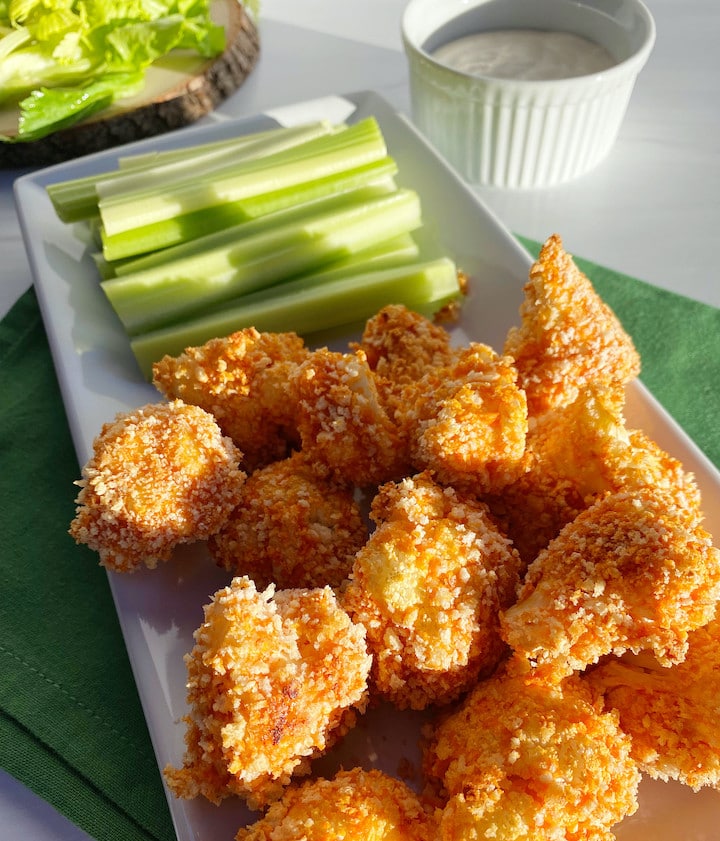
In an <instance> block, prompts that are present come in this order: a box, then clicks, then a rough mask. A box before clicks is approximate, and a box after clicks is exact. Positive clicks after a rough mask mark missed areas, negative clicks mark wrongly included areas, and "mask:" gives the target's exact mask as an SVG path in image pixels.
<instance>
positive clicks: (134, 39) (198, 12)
mask: <svg viewBox="0 0 720 841" xmlns="http://www.w3.org/2000/svg"><path fill="white" fill-rule="evenodd" d="M210 2H211V0H9V1H8V2H0V105H3V106H9V105H17V106H18V107H19V111H20V117H19V121H18V133H17V136H15V137H12V138H2V139H3V140H6V141H12V140H16V141H28V140H36V139H38V138H40V137H43V136H44V135H46V134H49V133H51V132H53V131H57V130H58V129H60V128H65V127H67V126H69V125H72V124H73V123H75V122H78V121H79V120H81V119H84V118H85V117H87V116H88V115H89V114H91V113H94V112H96V111H98V110H100V109H102V108H105V107H107V106H108V105H109V104H111V103H112V102H114V101H115V100H116V99H119V98H121V97H126V96H129V95H132V94H134V93H136V92H137V91H138V90H141V89H142V85H143V80H144V75H145V72H146V71H147V69H148V67H150V65H151V64H152V63H153V62H155V61H157V59H159V58H161V57H162V56H164V55H167V54H168V53H169V52H170V51H171V50H174V49H184V50H191V51H193V52H195V53H197V54H199V55H201V56H207V57H211V56H213V55H217V54H219V53H221V52H222V51H223V49H224V47H225V32H224V29H223V27H222V26H220V25H218V24H216V23H214V22H213V20H212V18H211V15H210Z"/></svg>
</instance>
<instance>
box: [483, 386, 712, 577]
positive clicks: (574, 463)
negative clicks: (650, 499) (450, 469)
mask: <svg viewBox="0 0 720 841" xmlns="http://www.w3.org/2000/svg"><path fill="white" fill-rule="evenodd" d="M624 400H625V398H624V391H622V390H620V391H618V390H615V389H610V388H607V387H603V386H600V387H595V386H591V387H589V388H587V389H586V390H585V391H584V392H583V393H582V394H579V395H578V396H577V398H576V399H575V400H574V401H573V402H572V403H570V404H569V405H567V406H563V407H561V408H559V409H555V410H553V411H550V412H547V413H546V414H545V415H543V416H542V418H540V419H533V421H532V423H531V424H530V429H529V432H528V437H527V454H528V463H529V469H528V470H527V472H525V473H524V474H523V475H522V476H521V477H520V478H519V479H517V480H516V481H515V482H513V483H512V484H511V485H510V486H509V487H507V488H505V489H504V490H503V492H502V493H501V494H498V495H495V496H494V497H492V498H490V497H488V498H486V500H485V501H486V502H487V503H488V505H489V506H490V508H491V510H492V512H493V514H494V515H495V516H497V517H498V519H499V521H500V522H502V524H503V528H504V529H505V530H506V532H507V534H508V536H509V537H511V538H512V540H513V542H514V544H515V546H516V548H517V549H518V551H519V552H520V555H521V556H522V558H523V560H524V561H526V562H527V563H530V562H531V561H533V560H534V559H535V557H536V556H537V554H538V553H539V552H540V550H541V549H544V548H545V546H547V544H548V543H549V542H550V540H552V539H553V538H554V537H556V536H557V535H558V534H559V532H560V530H561V529H562V528H563V526H565V525H566V524H567V523H569V522H570V521H571V520H573V519H575V517H576V516H577V515H578V514H579V513H580V511H582V510H584V509H585V508H587V507H588V506H589V505H591V504H592V503H593V502H594V501H595V500H596V499H598V498H599V497H601V496H603V495H604V494H606V493H615V492H617V491H621V490H638V489H640V488H644V487H656V488H661V489H662V490H663V491H665V492H666V493H667V494H668V495H669V496H671V497H672V498H673V504H674V505H677V507H678V508H680V509H683V510H685V511H687V514H688V517H689V518H690V519H702V512H701V510H700V505H701V499H700V491H699V489H698V486H697V484H696V482H695V479H694V477H693V476H692V474H689V473H687V472H686V471H685V470H684V469H683V467H682V465H681V464H680V462H678V461H677V459H674V458H672V457H671V456H670V455H669V454H668V453H666V452H664V451H663V450H662V449H661V448H660V447H659V446H658V445H657V444H656V443H655V442H653V441H652V440H650V439H649V438H648V437H647V435H645V434H644V433H643V432H642V431H640V430H631V429H627V428H626V425H625V420H624V417H623V407H624Z"/></svg>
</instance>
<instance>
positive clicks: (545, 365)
mask: <svg viewBox="0 0 720 841" xmlns="http://www.w3.org/2000/svg"><path fill="white" fill-rule="evenodd" d="M520 315H521V318H522V323H521V325H520V326H519V327H513V328H512V329H511V330H510V331H509V333H508V335H507V338H506V341H505V346H504V353H506V354H509V355H510V356H512V357H513V358H514V360H515V365H516V366H517V369H518V371H519V374H520V377H519V380H518V382H519V384H520V386H521V388H523V389H524V390H525V392H526V394H527V402H528V412H529V414H530V416H531V417H537V416H539V415H542V414H543V413H545V412H547V411H549V410H551V409H555V408H557V407H559V406H564V405H567V404H568V403H572V402H573V401H574V400H575V398H576V397H577V395H578V394H579V393H580V392H581V391H583V389H585V388H586V387H587V386H588V385H592V384H595V385H598V384H600V383H603V384H606V385H614V386H617V387H622V386H623V385H625V384H626V383H627V382H629V381H630V380H632V379H634V378H635V377H636V376H637V375H638V373H639V371H640V357H639V356H638V353H637V351H636V349H635V346H634V345H633V342H632V339H631V338H630V336H628V334H627V333H626V332H625V330H624V329H623V327H622V325H621V324H620V322H619V321H618V319H617V317H616V316H615V314H614V313H613V311H612V310H611V309H610V307H608V306H607V304H605V303H604V302H603V301H602V300H601V299H600V297H599V296H598V294H597V293H596V292H595V290H594V288H593V286H592V284H591V282H590V280H589V279H588V278H587V277H586V276H585V275H584V274H583V273H582V272H581V271H580V270H579V269H578V267H577V266H576V265H575V263H574V261H573V259H572V257H571V256H570V255H569V254H567V253H566V252H565V251H564V249H563V244H562V240H561V239H560V237H559V236H557V235H554V236H551V237H549V238H548V240H547V241H546V242H545V244H544V245H543V247H542V250H541V251H540V256H539V257H538V260H537V261H536V262H535V264H534V265H533V266H532V268H531V270H530V277H529V280H528V283H527V284H526V286H525V300H524V301H523V303H522V305H521V307H520Z"/></svg>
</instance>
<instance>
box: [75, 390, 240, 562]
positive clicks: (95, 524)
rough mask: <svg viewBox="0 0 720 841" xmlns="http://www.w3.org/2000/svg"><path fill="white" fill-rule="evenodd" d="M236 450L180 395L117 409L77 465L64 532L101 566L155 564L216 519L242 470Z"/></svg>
mask: <svg viewBox="0 0 720 841" xmlns="http://www.w3.org/2000/svg"><path fill="white" fill-rule="evenodd" d="M241 457H242V454H241V453H240V452H239V451H238V449H237V448H236V447H235V445H234V444H233V443H232V441H231V440H230V439H229V438H226V437H224V436H223V435H222V433H221V431H220V428H219V427H218V425H217V423H216V422H215V419H214V418H213V417H212V415H209V414H208V413H207V412H205V411H204V410H203V409H200V408H198V407H197V406H188V405H186V404H185V403H183V402H182V401H181V400H173V401H171V402H169V403H156V404H155V403H154V404H148V405H145V406H141V407H140V408H138V409H136V410H135V411H132V412H127V413H120V414H118V415H117V416H116V418H115V420H114V421H113V422H111V423H107V424H105V425H104V426H103V428H102V430H101V432H100V434H99V435H98V436H97V438H96V439H95V441H94V443H93V455H92V457H91V458H90V460H89V461H88V462H87V464H86V465H85V466H84V467H83V470H82V476H83V478H82V479H81V480H80V481H78V482H77V484H78V485H79V486H80V488H81V490H80V493H79V494H78V497H77V505H78V507H77V512H76V516H75V519H74V520H73V521H72V523H71V525H70V534H71V535H72V536H73V537H74V538H75V540H76V541H77V542H78V543H85V544H87V545H88V546H89V547H90V548H91V549H93V550H95V551H96V552H97V553H98V554H99V556H100V563H101V564H102V565H103V566H105V567H107V568H108V569H112V570H115V571H117V572H134V571H135V570H137V569H139V568H140V567H142V566H146V567H150V568H152V567H155V566H156V565H157V564H158V562H159V561H167V560H168V559H169V558H170V556H171V555H172V552H173V549H174V548H175V547H176V546H177V545H178V544H181V543H190V542H193V541H196V540H204V539H206V538H208V537H209V536H210V535H211V534H213V533H214V532H216V531H217V530H218V529H220V528H221V527H222V526H223V525H224V523H225V521H226V519H227V518H228V517H229V516H230V513H231V511H232V510H233V508H234V507H235V506H236V505H237V502H238V500H239V498H240V493H241V491H242V486H243V483H244V481H245V478H246V477H245V473H243V472H242V471H241V470H240V469H239V468H238V463H239V461H240V459H241Z"/></svg>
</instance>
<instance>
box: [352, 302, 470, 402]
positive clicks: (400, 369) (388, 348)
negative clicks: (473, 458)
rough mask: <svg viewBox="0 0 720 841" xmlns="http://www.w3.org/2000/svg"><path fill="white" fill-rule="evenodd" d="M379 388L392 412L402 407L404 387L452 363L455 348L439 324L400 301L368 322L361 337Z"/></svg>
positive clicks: (356, 346) (360, 346)
mask: <svg viewBox="0 0 720 841" xmlns="http://www.w3.org/2000/svg"><path fill="white" fill-rule="evenodd" d="M351 347H353V348H355V349H360V350H362V351H364V353H365V356H366V357H367V362H368V365H369V366H370V369H371V370H372V372H373V374H374V375H375V379H376V382H377V383H378V389H379V391H380V393H381V395H382V398H383V400H384V401H385V404H386V405H387V407H388V408H389V410H390V411H391V412H393V413H394V412H397V411H398V410H400V409H402V405H403V389H404V387H405V386H407V385H409V384H411V383H414V382H417V381H418V380H420V379H422V377H423V376H424V375H425V374H427V373H428V371H431V370H433V369H437V368H443V367H446V366H447V365H449V364H450V363H451V362H452V360H453V358H454V356H455V353H456V351H455V350H454V349H453V348H452V347H451V345H450V334H449V333H448V331H447V330H446V329H445V328H444V327H442V326H441V325H439V324H435V323H433V322H432V321H430V320H429V319H427V318H425V316H423V315H420V314H419V313H416V312H413V311H412V310H409V309H407V307H405V306H403V305H401V304H392V305H390V306H387V307H383V309H381V310H380V311H379V312H378V313H377V314H376V315H374V316H373V317H372V318H370V319H368V321H367V322H366V324H365V329H364V331H363V334H362V337H361V340H360V342H359V343H357V344H352V345H351Z"/></svg>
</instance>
